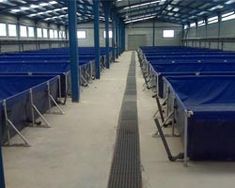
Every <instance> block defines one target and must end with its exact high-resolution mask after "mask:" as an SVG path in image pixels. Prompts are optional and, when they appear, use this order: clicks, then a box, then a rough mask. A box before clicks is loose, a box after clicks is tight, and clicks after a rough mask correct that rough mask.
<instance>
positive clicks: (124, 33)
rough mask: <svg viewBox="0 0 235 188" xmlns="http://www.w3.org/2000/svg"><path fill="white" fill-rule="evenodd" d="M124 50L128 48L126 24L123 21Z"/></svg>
mask: <svg viewBox="0 0 235 188" xmlns="http://www.w3.org/2000/svg"><path fill="white" fill-rule="evenodd" d="M123 50H124V51H125V50H126V25H125V23H124V22H123Z"/></svg>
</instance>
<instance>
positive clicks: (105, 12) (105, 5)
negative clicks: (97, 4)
mask: <svg viewBox="0 0 235 188" xmlns="http://www.w3.org/2000/svg"><path fill="white" fill-rule="evenodd" d="M109 13H110V2H109V1H105V2H104V14H105V33H106V39H105V47H106V54H105V55H106V68H107V69H109V67H110V64H109V63H110V62H109Z"/></svg>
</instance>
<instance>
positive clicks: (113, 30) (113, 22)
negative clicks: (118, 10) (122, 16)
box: [112, 12, 116, 61]
mask: <svg viewBox="0 0 235 188" xmlns="http://www.w3.org/2000/svg"><path fill="white" fill-rule="evenodd" d="M112 33H113V37H112V57H113V58H112V59H113V61H115V57H116V56H115V36H116V34H115V13H114V12H113V13H112Z"/></svg>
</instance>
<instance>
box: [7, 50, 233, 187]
mask: <svg viewBox="0 0 235 188" xmlns="http://www.w3.org/2000/svg"><path fill="white" fill-rule="evenodd" d="M136 59H137V58H136ZM130 60H131V53H130V52H126V53H124V54H123V55H122V56H121V57H120V59H119V63H116V64H113V65H112V66H111V69H110V70H106V71H105V72H104V73H103V74H102V78H101V80H98V81H94V82H93V83H92V84H91V85H90V86H89V88H86V89H83V91H82V99H81V102H80V103H79V104H72V103H70V102H68V104H67V105H66V106H64V107H63V109H64V111H65V112H66V114H65V115H47V116H46V117H47V119H48V120H49V122H50V123H51V124H52V128H49V129H46V128H27V129H25V130H24V131H23V134H24V135H25V136H26V138H28V139H29V140H30V143H31V144H32V147H30V148H23V147H18V148H4V149H3V153H4V164H5V174H6V183H7V187H8V188H16V187H17V188H48V187H50V188H78V187H79V188H80V187H81V188H105V187H107V182H108V178H109V171H110V166H111V160H112V154H113V146H114V142H115V137H116V126H117V124H118V117H119V112H120V108H121V103H122V99H123V94H124V89H125V84H126V78H127V72H128V68H129V64H130ZM136 66H137V73H136V74H137V100H138V101H137V103H138V118H139V129H140V144H141V145H140V147H141V159H142V167H143V172H142V176H143V187H144V188H153V187H160V188H170V187H177V188H189V187H190V188H198V187H200V188H212V187H213V188H221V187H223V188H231V187H234V185H235V178H234V175H235V163H215V162H197V163H195V162H190V163H189V167H188V168H185V167H184V166H183V164H182V163H180V162H176V163H172V162H169V161H168V160H167V157H166V153H165V150H164V148H163V145H162V142H161V140H160V139H159V138H154V137H153V136H152V135H153V133H154V132H155V130H156V128H155V125H154V122H153V114H154V112H155V110H156V103H155V101H154V100H153V99H152V98H151V96H152V93H151V91H147V90H144V91H143V88H144V87H143V83H144V80H143V78H142V74H141V71H140V68H139V66H138V63H137V65H136ZM169 141H170V146H171V148H172V150H173V151H174V152H175V153H178V152H179V151H181V150H182V145H181V143H180V140H179V138H171V139H170V140H169Z"/></svg>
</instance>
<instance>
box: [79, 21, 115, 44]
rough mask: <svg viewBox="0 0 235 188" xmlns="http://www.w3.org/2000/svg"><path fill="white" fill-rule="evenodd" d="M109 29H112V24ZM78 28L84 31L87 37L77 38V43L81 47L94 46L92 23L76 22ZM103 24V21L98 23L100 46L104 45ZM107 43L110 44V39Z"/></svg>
mask: <svg viewBox="0 0 235 188" xmlns="http://www.w3.org/2000/svg"><path fill="white" fill-rule="evenodd" d="M109 28H110V30H112V26H111V24H110V26H109ZM78 30H82V31H86V34H87V37H86V39H78V44H79V46H81V47H87V46H94V24H93V22H91V23H86V24H78ZM104 31H105V25H104V23H100V46H101V47H104V46H105V38H104ZM109 45H110V46H111V45H112V39H110V40H109Z"/></svg>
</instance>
